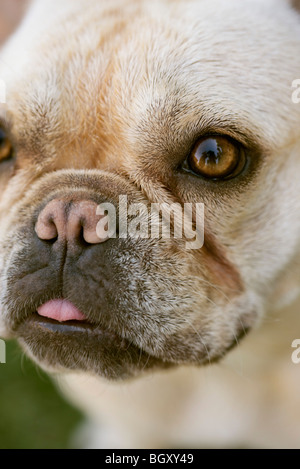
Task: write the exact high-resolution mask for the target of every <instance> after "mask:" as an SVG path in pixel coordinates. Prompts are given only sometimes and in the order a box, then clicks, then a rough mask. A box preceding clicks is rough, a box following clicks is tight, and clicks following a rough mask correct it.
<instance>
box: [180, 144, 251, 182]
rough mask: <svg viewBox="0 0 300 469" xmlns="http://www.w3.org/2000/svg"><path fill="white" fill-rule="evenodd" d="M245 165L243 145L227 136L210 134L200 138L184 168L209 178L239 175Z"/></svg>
mask: <svg viewBox="0 0 300 469" xmlns="http://www.w3.org/2000/svg"><path fill="white" fill-rule="evenodd" d="M244 166H245V155H244V150H243V148H242V146H241V145H240V144H239V143H238V142H236V141H235V140H233V139H231V138H230V137H225V136H209V137H204V138H202V139H201V140H198V141H197V143H196V145H195V146H194V148H193V150H192V151H191V153H190V155H189V157H188V159H187V161H186V163H185V166H184V169H188V170H189V171H193V173H195V174H197V175H199V176H203V177H205V178H209V179H226V178H231V177H234V176H237V175H238V174H240V172H241V171H242V170H243V168H244Z"/></svg>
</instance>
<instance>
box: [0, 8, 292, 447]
mask: <svg viewBox="0 0 300 469" xmlns="http://www.w3.org/2000/svg"><path fill="white" fill-rule="evenodd" d="M32 3H33V5H32V6H31V9H30V11H29V14H28V16H27V17H26V18H25V21H24V22H23V24H22V25H21V26H20V28H19V29H18V31H17V32H16V33H15V34H14V35H13V36H12V37H11V38H10V40H9V41H8V42H7V44H6V46H5V47H4V49H3V50H2V52H1V55H0V77H1V78H2V79H4V80H5V81H6V83H7V97H8V107H9V110H10V113H11V116H12V121H13V129H14V133H15V136H16V140H17V141H18V142H21V145H20V146H21V148H20V152H21V153H22V154H23V161H25V160H26V158H27V159H28V161H29V163H28V166H25V163H20V164H21V169H20V171H19V172H18V173H17V174H16V175H15V176H14V177H13V178H12V179H11V180H10V182H9V184H8V183H7V181H4V183H3V189H2V190H1V193H2V195H1V200H0V213H1V214H2V215H1V226H2V229H1V235H0V244H1V258H0V259H1V261H0V262H1V269H2V278H3V283H2V287H1V295H0V296H1V302H2V304H3V309H2V311H1V314H0V334H1V335H3V336H6V335H9V334H10V333H11V331H10V328H9V317H10V311H9V309H8V308H6V307H5V304H6V303H5V301H6V300H5V299H6V294H7V291H6V284H7V282H9V279H10V269H11V266H12V264H13V263H14V262H16V261H15V259H16V258H17V253H18V250H21V249H22V248H23V247H24V245H23V244H22V242H21V241H19V243H17V244H16V245H15V246H13V247H12V246H10V245H9V240H11V239H13V236H14V235H16V234H18V231H17V230H18V229H20V226H21V223H25V221H26V220H27V219H28V218H29V216H30V214H31V210H32V211H33V209H34V208H35V207H36V205H35V204H37V202H38V201H40V199H41V198H42V197H43V191H47V190H49V191H50V189H51V191H53V190H54V189H53V188H54V187H56V186H55V185H56V184H57V185H58V184H59V180H60V178H61V179H62V180H65V179H66V178H67V177H69V176H70V175H72V174H73V173H74V172H75V171H77V173H76V175H77V177H78V181H80V178H81V177H82V178H83V177H95V178H96V177H97V175H100V176H99V177H105V175H107V174H109V177H110V178H111V183H112V185H113V184H116V185H118V184H120V185H122V184H121V182H120V181H119V179H118V178H119V177H121V176H120V175H116V174H115V168H116V167H118V168H120V174H122V173H121V170H122V171H123V172H126V177H127V180H128V181H130V183H131V184H134V186H135V187H136V188H141V189H142V190H141V193H140V192H138V191H137V189H136V196H137V197H141V199H143V198H145V199H147V200H150V201H152V200H156V199H158V200H160V199H161V198H162V197H166V194H165V193H164V192H163V188H162V187H161V186H160V184H159V182H160V181H159V182H157V181H152V180H151V179H150V182H149V178H148V174H147V171H146V163H147V161H146V162H145V159H146V156H147V152H149V154H150V155H151V156H152V155H154V156H153V158H152V159H153V160H154V163H153V166H152V167H151V169H152V171H154V170H155V171H157V170H159V171H161V174H162V177H163V176H164V177H165V178H167V176H166V175H167V174H168V168H169V166H168V164H169V163H167V159H166V156H164V154H163V153H161V154H162V156H161V154H159V151H162V150H161V149H162V148H166V151H165V154H172V152H173V153H176V151H177V150H176V149H177V148H179V147H180V145H184V144H183V143H182V140H184V138H185V139H187V136H190V135H195V136H196V135H197V134H198V133H199V130H201V129H206V128H209V127H210V126H213V128H216V129H219V130H220V132H222V131H223V130H224V129H227V131H229V130H228V129H230V132H231V134H232V136H233V137H235V138H237V136H238V137H239V138H240V139H242V140H243V139H253V140H254V141H255V145H256V146H257V148H259V156H257V154H255V156H253V159H255V158H259V160H260V162H257V166H259V165H260V166H259V171H257V174H256V175H255V177H254V176H253V179H252V180H251V182H250V183H248V184H247V183H245V184H244V185H243V186H238V187H236V188H235V190H234V191H233V192H230V190H227V189H226V188H225V189H224V191H223V192H217V193H216V192H214V191H213V192H211V191H210V190H205V189H203V187H201V186H200V183H195V184H192V183H187V184H186V185H184V184H182V186H181V187H180V194H181V197H182V200H184V201H195V200H197V199H198V198H199V191H200V194H201V201H204V203H205V204H206V207H207V215H206V216H207V226H208V228H209V230H210V232H211V233H212V235H213V236H214V237H215V238H216V239H217V241H218V244H219V245H220V246H222V247H223V248H224V251H225V254H226V258H227V259H228V260H229V261H230V264H231V265H232V266H233V268H234V269H235V270H236V271H237V272H238V274H239V276H240V278H241V282H242V285H243V291H242V292H241V293H240V292H239V293H237V290H238V288H237V287H236V286H235V285H234V286H232V283H231V284H230V285H228V284H226V278H225V277H226V276H225V275H224V278H222V275H221V279H220V278H217V276H216V277H213V276H212V277H210V274H208V273H207V272H208V271H209V267H208V270H205V269H206V268H203V270H202V271H201V274H199V272H197V274H194V273H191V271H192V270H191V269H193V268H195V269H196V268H198V269H199V266H196V267H195V265H194V264H195V259H193V258H192V257H191V256H187V255H186V254H185V253H184V254H182V257H180V256H179V255H178V257H174V259H175V260H174V263H175V268H177V269H178V272H177V274H175V273H173V271H172V269H173V268H174V267H173V265H172V264H170V263H169V260H167V259H164V262H163V263H162V270H163V269H165V270H164V271H163V272H162V274H161V275H162V277H159V276H158V283H159V281H160V280H161V285H163V280H162V279H163V278H164V275H165V273H166V272H169V277H168V278H167V280H169V281H170V285H171V284H172V285H173V290H172V287H171V286H169V285H168V284H167V281H166V286H165V289H162V291H161V292H159V290H158V293H157V290H155V289H154V287H153V285H154V283H155V282H154V281H153V279H152V278H151V279H147V282H148V283H147V286H148V287H149V289H151V288H153V289H154V290H155V293H156V294H157V295H158V296H157V303H155V302H154V300H153V304H151V305H150V306H151V307H152V309H151V315H152V316H151V315H150V316H151V320H153V323H151V327H150V331H149V334H150V332H151V333H153V335H154V337H155V341H154V340H152V338H151V334H150V338H145V340H144V342H143V338H140V339H139V340H140V341H141V342H139V345H141V346H143V347H144V348H146V349H147V351H149V353H160V354H167V347H166V346H165V342H164V339H165V337H164V336H163V333H162V337H160V329H159V328H160V327H161V328H162V329H163V328H164V334H169V335H168V337H169V336H170V335H171V334H175V333H176V334H177V333H179V332H180V327H182V337H183V338H184V337H187V339H188V340H187V342H188V341H189V340H191V339H190V337H191V336H190V335H189V334H190V331H189V330H188V324H190V323H192V324H193V325H195V327H197V328H199V330H201V328H202V327H204V326H205V327H207V328H209V339H208V338H205V340H207V343H208V340H209V341H210V345H211V347H212V350H213V352H214V353H222V352H223V351H224V350H225V349H226V346H228V345H229V343H230V340H232V334H234V333H235V328H236V327H237V324H238V323H239V321H240V320H241V318H242V321H244V324H245V326H249V327H250V326H251V327H254V329H255V330H254V331H252V332H251V333H250V335H249V337H247V338H246V339H245V340H244V341H243V342H242V343H241V344H240V345H239V346H238V347H237V348H236V349H235V350H234V351H232V352H230V353H229V354H228V355H227V356H226V357H225V359H224V360H223V361H222V362H221V363H220V364H219V365H212V366H211V367H208V368H206V369H199V368H192V367H190V366H188V365H190V363H189V362H188V361H187V363H186V365H185V366H184V367H178V368H176V369H173V370H170V371H168V372H155V373H153V374H151V373H150V374H147V375H145V376H142V377H140V378H137V379H135V380H133V381H128V382H125V383H123V384H120V383H118V384H116V383H109V382H107V381H105V380H103V379H102V378H99V377H95V376H87V375H86V374H81V373H79V372H78V373H73V374H70V373H68V374H66V375H64V376H61V377H59V381H60V382H61V383H62V384H61V385H62V387H63V389H64V391H67V393H68V395H69V396H70V397H71V399H73V400H74V402H76V404H78V405H79V406H81V407H82V408H83V409H85V410H86V412H87V414H88V415H89V416H90V418H91V419H92V420H93V421H94V427H96V429H95V428H94V431H93V434H92V435H91V434H90V433H88V437H87V438H88V441H89V443H87V444H88V445H89V446H91V447H92V446H102V447H106V448H108V447H112V448H117V447H119V448H120V447H126V448H127V447H130V448H134V447H149V448H151V447H152V448H153V447H166V445H183V446H186V447H189V445H199V446H213V447H220V446H225V447H228V446H229V447H230V446H237V445H240V446H246V447H277V448H278V447H299V438H298V435H299V432H300V415H299V412H298V410H297V409H300V398H299V393H298V392H297V389H299V385H300V368H297V366H296V365H294V364H293V363H292V361H291V353H292V349H291V343H292V341H293V340H294V339H295V338H297V336H299V337H300V316H299V314H298V306H299V300H298V296H299V262H300V238H299V233H300V218H299V212H300V197H299V175H300V159H299V153H300V138H299V123H300V105H296V104H294V103H293V102H292V100H291V95H292V88H291V84H292V81H293V80H294V79H296V78H299V75H300V69H299V60H298V57H299V51H300V19H299V15H298V14H297V13H296V11H295V10H292V8H291V7H290V5H289V4H288V2H286V1H284V0H244V1H243V2H241V1H240V0H226V1H222V0H210V1H206V0H198V1H196V0H190V1H188V2H186V1H183V0H177V1H175V0H157V1H152V2H150V3H149V2H146V1H134V0H128V1H126V0H124V1H122V0H120V1H118V0H114V1H102V2H100V1H99V0H90V1H89V5H88V7H87V6H86V2H84V1H83V0H72V1H71V0H63V1H62V0H35V1H33V2H32ZM95 44H97V48H96V50H95ZM96 97H98V99H97V98H96ZM39 126H40V127H41V129H42V135H41V134H38V133H37V132H36V129H37V128H39ZM27 146H28V148H27ZM99 148H101V149H100V150H99ZM180 148H181V147H180ZM184 148H185V147H184ZM58 152H59V158H58ZM155 155H156V156H155ZM158 155H159V156H158ZM155 158H156V159H155ZM22 164H23V166H22ZM32 168H35V169H34V172H33V170H32ZM79 170H80V171H81V172H78V171H79ZM91 170H92V172H91ZM64 178H65V179H64ZM49 187H50V189H49ZM231 191H232V189H231ZM137 194H138V195H137ZM31 206H32V208H31ZM7 207H9V210H7ZM20 213H21V214H22V217H23V218H22V220H21V221H19V219H18V215H19V214H20ZM26 217H27V218H26ZM18 223H19V224H18ZM8 245H9V249H7V246H8ZM160 249H161V252H162V253H165V251H164V250H166V249H167V248H166V247H165V246H160ZM211 262H213V261H211ZM136 275H138V274H136ZM158 275H159V274H158ZM133 276H134V275H133ZM206 279H208V281H211V282H213V283H214V286H215V287H216V289H217V288H219V289H220V290H221V294H218V293H216V291H215V290H216V289H215V290H214V294H213V295H212V303H213V305H212V304H209V305H208V304H207V301H206V297H205V295H206V292H207V289H206V288H205V287H204V286H203V283H204V282H203V280H206ZM177 281H178V284H175V282H177ZM156 287H157V285H155V288H156ZM177 287H178V297H176V296H175V295H176V293H174V291H175V290H176V288H177ZM194 291H200V292H201V293H202V296H201V297H199V298H198V297H197V298H191V296H192V295H191V292H194ZM173 294H174V296H172V295H173ZM160 295H161V296H160ZM203 297H205V300H204V299H203ZM166 299H169V300H166ZM171 300H172V301H174V304H172V301H171ZM159 301H160V302H159ZM160 308H161V310H160ZM195 311H199V313H196V312H195ZM254 312H255V314H254ZM159 314H161V318H162V319H161V321H162V322H161V323H159V318H160V316H159ZM156 318H158V319H157V321H156V322H155V321H154V319H156ZM182 318H184V319H182ZM168 319H169V321H168ZM163 321H165V322H163ZM181 321H182V322H183V325H182V324H181ZM185 321H186V323H185ZM247 321H248V322H247ZM137 326H139V324H138V325H137ZM143 326H144V323H143ZM259 326H260V327H259ZM165 330H166V331H167V332H165ZM178 331H179V332H178ZM232 331H233V332H232ZM164 347H165V348H164ZM193 347H194V348H193ZM197 347H199V344H193V345H191V348H192V350H193V353H195V354H196V352H197V351H198V349H197ZM28 353H30V354H31V355H33V356H34V352H33V351H32V350H28ZM224 353H225V352H224ZM182 362H184V360H182ZM182 362H181V363H182ZM50 366H51V367H52V366H53V364H52V363H50ZM299 366H300V365H299ZM175 409H176V411H175ZM99 422H101V425H102V426H101V427H99V428H101V429H100V430H99V429H98V423H99ZM80 438H83V436H82V435H80ZM81 444H82V443H81Z"/></svg>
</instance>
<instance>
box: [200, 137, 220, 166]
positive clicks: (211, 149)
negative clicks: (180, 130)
mask: <svg viewBox="0 0 300 469" xmlns="http://www.w3.org/2000/svg"><path fill="white" fill-rule="evenodd" d="M199 150H200V155H201V156H200V158H201V157H202V158H204V161H205V164H206V165H209V164H218V163H219V158H220V155H221V154H222V148H221V147H219V146H218V143H217V141H216V140H214V139H212V138H210V139H207V140H205V141H204V142H203V143H202V144H201V145H200V148H199Z"/></svg>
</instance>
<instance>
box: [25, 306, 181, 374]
mask: <svg viewBox="0 0 300 469" xmlns="http://www.w3.org/2000/svg"><path fill="white" fill-rule="evenodd" d="M16 333H17V336H18V339H19V340H20V341H21V343H22V345H23V346H24V347H25V349H26V351H27V352H28V353H29V355H31V357H32V358H33V359H35V360H37V361H38V362H39V364H40V365H42V366H44V367H45V368H46V369H48V370H49V369H50V370H53V371H65V370H66V369H69V370H82V371H88V372H94V373H96V374H97V375H101V376H104V377H105V378H108V379H125V378H129V377H132V376H134V375H136V374H137V373H139V372H141V371H144V370H148V369H149V368H153V367H159V368H162V367H163V368H168V367H170V366H172V364H171V363H169V362H165V361H163V360H162V359H160V358H157V357H154V356H152V355H150V354H149V353H147V352H145V351H143V350H142V349H141V348H139V347H138V346H137V345H135V344H134V343H133V342H131V341H130V340H128V339H125V338H123V337H122V336H121V335H119V334H118V333H117V332H115V331H112V330H110V329H108V328H105V327H102V326H99V325H98V324H93V323H92V322H90V321H89V320H88V319H87V318H86V316H85V315H84V314H83V313H82V312H81V311H79V310H78V309H77V308H76V307H75V306H74V305H73V304H72V303H70V302H68V301H66V300H52V301H50V302H48V303H46V304H44V305H42V306H41V307H39V308H38V309H37V311H36V312H34V313H32V314H30V315H28V316H27V317H26V319H24V320H23V321H22V322H21V323H20V324H19V325H18V327H17V330H16ZM173 365H174V364H173Z"/></svg>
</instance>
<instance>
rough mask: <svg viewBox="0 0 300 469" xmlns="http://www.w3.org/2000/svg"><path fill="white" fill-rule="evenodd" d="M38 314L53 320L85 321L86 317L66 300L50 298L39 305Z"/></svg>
mask: <svg viewBox="0 0 300 469" xmlns="http://www.w3.org/2000/svg"><path fill="white" fill-rule="evenodd" d="M37 312H38V314H39V315H40V316H43V317H45V318H49V319H54V320H55V321H59V322H65V321H85V320H86V317H85V316H84V315H83V314H82V313H81V312H80V311H79V309H77V308H76V306H74V305H73V304H72V303H70V301H67V300H51V301H48V302H47V303H45V304H43V305H42V306H40V307H39V308H38V310H37Z"/></svg>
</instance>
